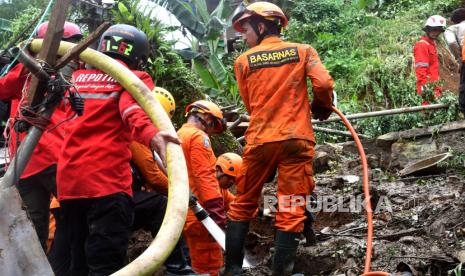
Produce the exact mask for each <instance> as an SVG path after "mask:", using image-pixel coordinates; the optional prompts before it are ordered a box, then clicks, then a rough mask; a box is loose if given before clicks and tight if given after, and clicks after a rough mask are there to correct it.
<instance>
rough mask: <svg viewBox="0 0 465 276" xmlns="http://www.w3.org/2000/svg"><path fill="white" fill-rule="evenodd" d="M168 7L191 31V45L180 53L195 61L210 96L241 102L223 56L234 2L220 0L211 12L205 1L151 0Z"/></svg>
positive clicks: (195, 70) (196, 70)
mask: <svg viewBox="0 0 465 276" xmlns="http://www.w3.org/2000/svg"><path fill="white" fill-rule="evenodd" d="M152 1H153V2H155V3H156V4H158V5H161V6H163V7H165V8H166V9H167V10H168V11H170V12H171V13H172V14H173V15H174V16H175V17H176V18H177V19H178V21H179V22H180V23H181V25H182V27H183V28H185V29H187V30H188V31H189V32H190V33H191V34H192V38H191V48H190V49H189V50H183V51H180V54H181V55H182V56H183V57H184V58H187V59H190V60H191V61H192V70H193V71H194V72H195V73H196V74H197V75H198V76H199V77H200V79H201V80H202V82H203V85H204V86H205V88H206V90H207V91H208V92H209V94H210V95H211V96H214V97H215V96H223V97H224V98H226V99H228V101H231V102H234V103H238V101H239V97H238V92H237V86H236V84H235V81H234V76H233V72H232V71H231V70H228V69H227V68H226V67H225V65H224V63H223V62H222V61H221V58H222V57H223V55H224V53H225V52H224V49H223V48H222V47H221V45H220V44H221V40H222V35H223V33H224V31H225V30H226V27H227V21H228V20H229V17H230V16H231V15H232V13H233V11H234V9H233V1H232V0H220V1H219V3H218V5H217V6H216V8H215V10H213V11H212V12H211V13H210V12H209V11H208V9H207V2H206V1H205V0H152Z"/></svg>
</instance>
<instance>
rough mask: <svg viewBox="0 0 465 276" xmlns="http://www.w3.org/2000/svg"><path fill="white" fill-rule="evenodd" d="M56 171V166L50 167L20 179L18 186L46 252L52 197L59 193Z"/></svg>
mask: <svg viewBox="0 0 465 276" xmlns="http://www.w3.org/2000/svg"><path fill="white" fill-rule="evenodd" d="M56 171H57V168H56V165H53V166H50V167H48V168H46V169H45V170H43V171H41V172H39V173H37V174H35V175H32V176H29V177H27V178H24V179H20V180H19V182H18V184H17V185H16V187H17V188H18V192H19V194H20V195H21V199H22V200H23V204H24V205H25V207H26V211H27V213H28V215H29V218H30V219H31V220H32V223H33V224H34V227H35V229H36V232H37V236H38V237H39V241H40V244H41V245H42V248H43V249H44V250H45V249H46V242H47V239H48V224H49V218H50V196H51V195H52V194H53V195H55V196H56V193H57V188H56Z"/></svg>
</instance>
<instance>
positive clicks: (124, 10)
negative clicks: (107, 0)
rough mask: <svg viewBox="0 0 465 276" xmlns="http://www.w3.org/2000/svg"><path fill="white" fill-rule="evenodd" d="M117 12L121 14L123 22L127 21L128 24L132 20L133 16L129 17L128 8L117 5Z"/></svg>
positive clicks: (121, 4) (120, 3) (120, 4)
mask: <svg viewBox="0 0 465 276" xmlns="http://www.w3.org/2000/svg"><path fill="white" fill-rule="evenodd" d="M118 10H119V12H120V13H121V15H122V16H123V18H124V20H127V21H129V22H130V21H132V20H134V16H133V15H131V13H130V12H129V10H128V8H127V7H126V6H125V5H124V4H123V3H122V2H119V3H118Z"/></svg>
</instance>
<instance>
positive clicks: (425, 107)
mask: <svg viewBox="0 0 465 276" xmlns="http://www.w3.org/2000/svg"><path fill="white" fill-rule="evenodd" d="M448 107H449V104H430V105H421V106H412V107H402V108H396V109H387V110H380V111H372V112H364V113H356V114H351V115H347V116H346V118H347V120H357V119H365V118H371V117H379V116H387V115H396V114H402V113H412V112H422V111H425V110H435V109H443V108H448ZM340 120H341V118H339V117H335V116H331V117H330V118H328V119H326V120H324V121H318V120H312V124H314V125H316V124H324V123H332V122H337V121H340Z"/></svg>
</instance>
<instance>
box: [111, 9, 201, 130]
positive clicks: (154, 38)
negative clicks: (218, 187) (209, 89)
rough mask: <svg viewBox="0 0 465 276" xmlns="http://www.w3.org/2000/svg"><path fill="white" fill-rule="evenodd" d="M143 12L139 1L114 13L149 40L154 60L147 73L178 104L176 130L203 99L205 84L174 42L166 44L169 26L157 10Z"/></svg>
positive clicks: (118, 20) (175, 121)
mask: <svg viewBox="0 0 465 276" xmlns="http://www.w3.org/2000/svg"><path fill="white" fill-rule="evenodd" d="M149 9H150V7H147V8H146V9H145V10H144V9H141V7H140V5H139V1H126V3H125V2H124V1H120V2H119V3H118V7H117V9H116V10H115V11H114V20H115V22H116V23H125V24H131V25H133V26H137V27H138V28H139V29H141V30H142V31H143V32H144V33H146V34H147V37H148V39H149V41H150V45H151V53H150V58H149V61H148V63H147V66H146V68H145V70H146V71H147V72H148V73H149V74H150V75H151V76H152V78H153V80H154V82H155V84H156V85H157V86H161V87H163V88H165V89H167V90H168V91H170V92H171V93H172V94H173V97H174V99H175V101H176V112H175V115H174V117H173V122H174V124H175V126H177V127H180V126H181V125H182V123H184V122H185V118H184V112H183V111H184V109H185V107H186V106H187V105H188V104H189V103H191V102H193V101H196V100H199V99H203V98H204V95H203V93H202V90H201V82H200V81H199V79H198V78H197V76H196V75H195V74H194V73H193V72H192V71H191V70H189V68H187V67H186V65H185V64H184V62H183V60H182V58H181V57H180V56H179V55H178V54H177V53H176V52H175V50H173V48H172V44H173V42H170V41H166V40H164V39H163V36H164V35H165V33H166V32H167V31H168V28H167V26H164V25H163V24H162V23H160V22H159V21H158V20H157V19H156V17H155V16H154V15H153V14H152V12H153V10H149Z"/></svg>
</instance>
